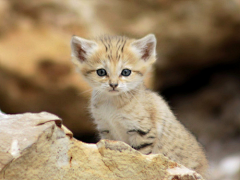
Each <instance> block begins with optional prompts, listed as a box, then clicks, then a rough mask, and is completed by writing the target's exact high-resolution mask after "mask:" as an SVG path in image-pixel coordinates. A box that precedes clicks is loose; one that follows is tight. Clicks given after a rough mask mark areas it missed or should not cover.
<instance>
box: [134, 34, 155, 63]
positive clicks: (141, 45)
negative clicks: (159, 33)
mask: <svg viewBox="0 0 240 180" xmlns="http://www.w3.org/2000/svg"><path fill="white" fill-rule="evenodd" d="M156 44H157V40H156V37H155V35H154V34H149V35H147V36H145V37H143V38H141V39H138V40H136V41H134V42H132V44H131V45H132V47H133V48H134V49H135V50H137V52H138V53H140V55H141V58H142V59H143V60H144V61H147V60H148V59H149V58H150V57H154V56H156Z"/></svg>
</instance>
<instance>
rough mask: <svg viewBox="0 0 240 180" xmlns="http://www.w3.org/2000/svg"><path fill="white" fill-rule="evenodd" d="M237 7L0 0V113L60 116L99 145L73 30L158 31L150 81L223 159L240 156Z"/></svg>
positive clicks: (234, 3) (184, 0)
mask: <svg viewBox="0 0 240 180" xmlns="http://www.w3.org/2000/svg"><path fill="white" fill-rule="evenodd" d="M239 12H240V1H239V0H211V1H209V0H195V1H190V0H179V1H170V0H169V1H166V0H157V1H154V0H136V1H133V0H130V1H111V0H104V1H102V0H92V1H89V0H81V1H78V0H66V1H55V0H42V1H31V0H0V52H1V53H0V109H1V110H3V111H4V112H6V113H22V112H40V111H48V112H51V113H54V114H57V115H58V116H60V117H61V118H63V119H65V122H64V124H65V125H66V126H67V127H68V128H69V129H70V130H71V131H72V132H73V133H74V135H75V137H77V138H78V139H81V140H84V141H85V142H97V140H96V138H95V137H96V136H95V134H96V131H95V128H94V125H93V124H92V123H91V118H90V116H89V113H88V110H87V107H88V99H89V96H90V93H91V89H90V87H89V86H88V85H87V84H86V83H85V82H84V80H83V79H81V77H80V76H79V75H78V74H77V73H76V72H75V69H74V66H73V65H72V64H71V62H70V45H69V42H70V39H71V36H72V35H73V34H75V35H79V36H82V37H86V38H88V37H91V36H97V35H101V34H104V33H109V34H125V35H128V36H133V37H136V38H139V37H142V36H144V35H146V34H148V33H155V34H156V37H157V40H158V44H157V47H158V49H157V52H158V62H157V64H156V66H155V72H154V74H153V73H152V74H150V76H152V78H151V79H154V82H151V81H150V79H147V81H146V82H147V83H148V87H151V88H154V89H155V90H156V91H158V92H159V93H161V94H162V95H163V96H164V98H165V99H166V100H167V101H168V102H169V103H170V105H171V107H172V109H173V111H174V113H175V114H176V115H177V117H178V119H179V120H180V121H181V122H183V123H184V125H185V126H186V127H188V128H189V129H190V130H191V131H192V132H193V134H195V135H196V136H197V138H198V139H199V141H200V142H201V143H202V144H203V146H204V147H205V149H206V151H207V154H208V157H209V159H210V160H211V162H212V163H213V164H219V163H220V162H221V161H222V160H224V159H225V158H228V157H232V155H237V154H238V153H239V152H240V144H239V141H240V125H239V122H240V115H239V109H240V102H239V99H240V79H239V77H240V74H239V72H240V71H239V69H240V63H239V62H240V54H239V52H240V36H239V30H240V15H239ZM234 157H235V156H234ZM224 162H225V161H224ZM213 167H216V168H217V166H215V165H213ZM217 169H219V168H217ZM217 169H215V170H213V172H214V173H215V172H216V177H215V179H218V180H224V178H222V177H224V175H221V176H220V175H218V174H217V172H219V171H218V170H217ZM214 173H211V174H212V175H213V176H215V174H214ZM235 177H237V175H236V176H232V177H231V178H229V179H230V180H238V179H239V178H235Z"/></svg>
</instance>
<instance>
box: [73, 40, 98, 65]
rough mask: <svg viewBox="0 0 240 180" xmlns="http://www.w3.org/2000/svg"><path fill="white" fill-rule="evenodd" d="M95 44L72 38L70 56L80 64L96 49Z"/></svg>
mask: <svg viewBox="0 0 240 180" xmlns="http://www.w3.org/2000/svg"><path fill="white" fill-rule="evenodd" d="M97 46H98V45H97V43H96V42H94V41H90V40H87V39H83V38H80V37H78V36H73V37H72V40H71V49H72V56H74V57H76V58H77V59H78V60H79V61H80V62H84V61H86V60H87V56H88V55H89V54H91V53H92V52H93V51H94V50H96V48H97Z"/></svg>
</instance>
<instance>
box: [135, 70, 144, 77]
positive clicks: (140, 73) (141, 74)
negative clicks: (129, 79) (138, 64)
mask: <svg viewBox="0 0 240 180" xmlns="http://www.w3.org/2000/svg"><path fill="white" fill-rule="evenodd" d="M132 72H135V73H137V74H139V75H140V76H143V73H142V72H140V71H134V70H133V71H132Z"/></svg>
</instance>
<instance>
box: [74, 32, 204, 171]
mask: <svg viewBox="0 0 240 180" xmlns="http://www.w3.org/2000/svg"><path fill="white" fill-rule="evenodd" d="M71 46H72V57H73V58H72V60H73V63H74V64H76V66H77V67H78V69H79V70H80V73H81V74H82V75H83V77H84V78H85V79H86V81H88V82H89V84H90V85H91V86H92V87H93V92H92V98H91V106H90V111H91V114H92V116H93V118H94V122H95V123H96V125H97V129H98V131H99V134H100V137H101V138H102V139H111V140H120V141H124V142H125V143H127V144H129V145H130V146H132V147H133V148H134V149H136V150H138V151H140V152H142V153H143V154H157V153H163V154H164V155H166V156H167V157H169V158H170V159H172V160H174V161H176V162H178V163H181V164H183V165H185V166H186V167H188V168H191V169H193V170H196V171H197V172H199V173H201V174H203V175H204V174H205V172H206V169H207V160H206V157H205V155H204V152H203V150H202V147H201V146H200V145H199V143H198V142H197V141H196V139H195V137H194V136H193V135H192V134H191V133H189V131H188V130H186V129H185V127H183V125H182V124H181V123H180V122H179V121H178V120H176V118H175V116H174V115H173V113H172V112H171V110H170V108H169V107H168V105H167V103H166V102H165V101H164V100H163V99H162V98H161V97H160V96H159V95H158V94H156V93H154V92H152V91H150V90H147V89H146V88H145V86H144V84H143V78H144V76H145V75H146V74H147V72H148V70H149V69H150V68H151V65H152V64H153V63H154V62H155V61H156V52H155V51H156V50H155V49H156V39H155V36H154V35H152V34H150V35H148V36H146V37H144V38H142V39H138V40H135V39H129V38H127V37H125V36H108V35H105V36H101V37H98V38H96V39H93V40H86V39H83V38H80V37H76V36H75V37H73V38H72V43H71ZM98 69H104V70H106V75H105V76H99V75H98V74H97V72H96V70H98ZM123 69H129V70H131V74H130V75H129V76H127V77H125V76H123V75H121V71H122V70H123ZM111 83H115V85H117V86H116V87H115V88H114V87H113V86H112V85H111Z"/></svg>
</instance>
